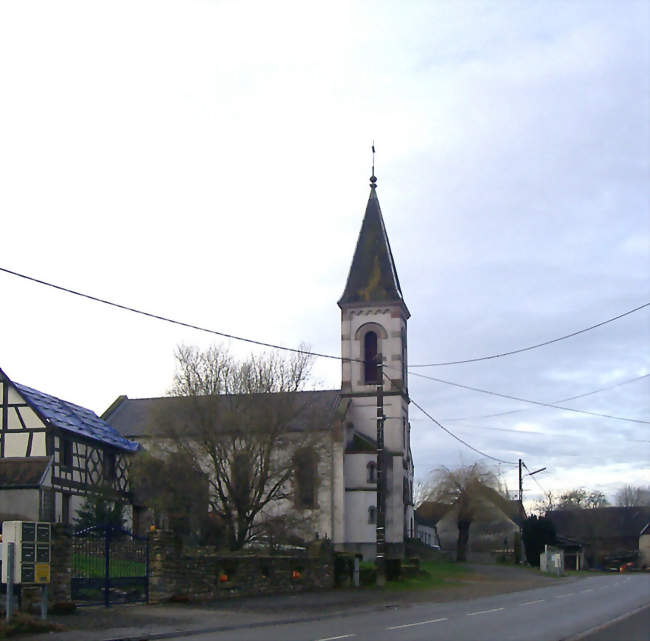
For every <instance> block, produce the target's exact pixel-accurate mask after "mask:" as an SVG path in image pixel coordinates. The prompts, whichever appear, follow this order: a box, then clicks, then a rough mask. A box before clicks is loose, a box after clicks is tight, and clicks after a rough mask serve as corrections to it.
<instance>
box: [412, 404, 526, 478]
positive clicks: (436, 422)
mask: <svg viewBox="0 0 650 641" xmlns="http://www.w3.org/2000/svg"><path fill="white" fill-rule="evenodd" d="M410 400H411V403H413V405H415V407H417V408H418V409H419V410H420V411H421V412H422V413H423V414H424V415H425V416H426V417H427V418H429V419H430V420H431V421H433V422H434V423H435V424H436V425H437V426H438V427H439V428H440V429H441V430H443V431H444V432H447V434H449V436H451V437H452V438H455V439H456V440H457V441H459V442H460V443H462V444H463V445H464V446H465V447H469V449H470V450H473V451H474V452H476V453H477V454H480V455H481V456H484V457H485V458H489V459H492V460H493V461H497V462H498V463H505V464H506V465H519V463H518V462H517V463H515V462H513V461H505V460H503V459H500V458H497V457H496V456H491V455H490V454H486V453H485V452H482V451H481V450H479V449H478V448H476V447H474V446H473V445H470V444H469V443H468V442H467V441H464V440H463V439H462V438H460V436H456V434H454V433H453V432H452V431H451V430H449V429H447V428H446V427H445V426H444V425H443V424H442V423H440V422H439V421H437V420H436V419H435V418H433V416H431V414H429V412H427V411H426V410H425V409H424V408H423V407H422V406H421V405H419V404H418V403H416V402H415V401H414V400H413V398H411V399H410Z"/></svg>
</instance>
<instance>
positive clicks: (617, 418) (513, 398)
mask: <svg viewBox="0 0 650 641" xmlns="http://www.w3.org/2000/svg"><path fill="white" fill-rule="evenodd" d="M411 374H412V375H413V376H417V377H418V378H425V379H427V380H429V381H435V382H436V383H443V384H444V385H451V386H453V387H460V388H461V389H466V390H471V391H472V392H480V393H481V394H489V395H490V396H498V397H500V398H507V399H510V400H511V401H521V402H522V403H531V404H532V405H540V406H542V407H552V408H554V409H558V410H565V411H567V412H577V413H578V414H589V415H590V416H598V417H600V418H610V419H612V420H615V421H627V422H629V423H645V424H650V421H645V420H643V419H640V418H627V417H624V416H613V415H612V414H600V413H599V412H590V411H588V410H578V409H575V408H573V407H566V406H564V405H556V404H555V403H544V402H543V401H533V400H531V399H528V398H521V397H519V396H511V395H510V394H500V393H499V392H492V391H490V390H486V389H482V388H480V387H472V386H471V385H463V384H462V383H456V382H454V381H446V380H444V379H442V378H436V377H435V376H426V375H425V374H417V373H415V372H411Z"/></svg>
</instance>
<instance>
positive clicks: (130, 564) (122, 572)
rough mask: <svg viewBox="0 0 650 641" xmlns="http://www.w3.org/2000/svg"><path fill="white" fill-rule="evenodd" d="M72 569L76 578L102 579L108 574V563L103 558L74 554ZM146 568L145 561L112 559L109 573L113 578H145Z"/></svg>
mask: <svg viewBox="0 0 650 641" xmlns="http://www.w3.org/2000/svg"><path fill="white" fill-rule="evenodd" d="M72 567H73V575H74V576H78V577H85V578H88V579H99V578H102V577H103V576H104V574H105V572H106V562H105V560H104V557H103V556H96V557H93V556H86V555H83V556H82V555H77V554H74V555H73V559H72ZM146 567H147V566H146V564H145V563H144V561H124V560H121V559H111V561H110V564H109V568H108V571H109V574H110V576H111V578H118V577H127V576H144V575H145V574H146Z"/></svg>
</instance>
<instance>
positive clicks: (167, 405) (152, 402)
mask: <svg viewBox="0 0 650 641" xmlns="http://www.w3.org/2000/svg"><path fill="white" fill-rule="evenodd" d="M281 394H289V393H286V392H285V393H280V394H268V395H267V394H254V395H246V396H247V397H250V398H253V399H255V398H259V399H260V400H263V399H264V397H265V396H270V397H275V398H278V397H280V395H281ZM292 394H295V395H296V398H297V399H299V401H300V403H301V404H303V405H304V407H308V408H309V410H310V413H313V414H315V415H316V416H317V417H318V428H319V429H331V428H332V427H333V426H334V421H335V418H336V417H337V415H338V414H339V411H345V409H347V407H348V405H349V403H345V402H343V399H342V398H341V394H340V392H339V390H319V391H304V392H293V393H292ZM240 396H242V397H243V396H244V395H240ZM205 398H206V400H209V402H210V403H215V402H216V403H217V405H215V406H214V407H215V408H217V409H218V407H219V405H220V404H223V405H224V406H226V404H227V403H229V402H232V401H233V400H236V399H237V398H238V397H237V396H236V395H229V394H223V395H219V396H213V397H205ZM185 400H189V399H182V398H179V397H174V396H161V397H158V398H128V397H127V396H120V397H118V398H117V399H116V400H115V402H114V403H113V404H112V405H111V406H110V407H109V408H108V409H107V410H106V411H105V412H104V414H102V418H103V419H105V420H107V421H110V423H111V425H113V426H114V427H115V429H116V430H117V431H118V432H120V433H121V434H122V435H123V436H124V437H128V438H142V437H149V436H152V435H154V434H155V432H156V425H155V419H156V416H160V415H165V414H166V415H168V416H169V414H175V413H180V412H181V407H182V406H181V405H180V404H179V402H182V401H185ZM305 427H306V426H305V425H304V423H303V422H301V420H300V419H299V418H298V419H296V421H295V422H294V424H293V425H291V426H290V428H291V429H293V430H296V431H300V430H302V429H305Z"/></svg>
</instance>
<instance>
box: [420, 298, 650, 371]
mask: <svg viewBox="0 0 650 641" xmlns="http://www.w3.org/2000/svg"><path fill="white" fill-rule="evenodd" d="M648 306H650V303H644V304H643V305H639V307H635V308H634V309H630V310H628V311H626V312H623V313H622V314H619V315H618V316H613V317H612V318H608V319H607V320H604V321H601V322H600V323H596V324H595V325H591V326H590V327H585V328H584V329H579V330H577V331H575V332H571V333H570V334H566V335H564V336H559V337H558V338H552V339H551V340H548V341H544V342H543V343H537V344H536V345H529V346H528V347H521V348H519V349H513V350H511V351H509V352H501V353H499V354H491V355H489V356H478V357H476V358H466V359H464V360H461V361H445V362H441V363H424V364H421V365H410V366H409V369H410V368H411V367H440V366H442V365H463V364H465V363H476V362H478V361H489V360H492V359H494V358H503V357H504V356H512V355H513V354H521V353H522V352H529V351H530V350H532V349H537V348H538V347H545V346H546V345H551V344H552V343H559V342H560V341H564V340H566V339H567V338H573V337H574V336H578V335H579V334H584V333H585V332H589V331H591V330H592V329H596V328H597V327H602V326H603V325H607V323H612V322H614V321H616V320H618V319H619V318H623V317H624V316H629V315H630V314H633V313H634V312H638V311H639V310H641V309H643V308H644V307H648Z"/></svg>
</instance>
